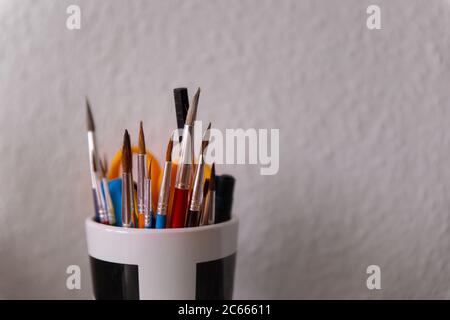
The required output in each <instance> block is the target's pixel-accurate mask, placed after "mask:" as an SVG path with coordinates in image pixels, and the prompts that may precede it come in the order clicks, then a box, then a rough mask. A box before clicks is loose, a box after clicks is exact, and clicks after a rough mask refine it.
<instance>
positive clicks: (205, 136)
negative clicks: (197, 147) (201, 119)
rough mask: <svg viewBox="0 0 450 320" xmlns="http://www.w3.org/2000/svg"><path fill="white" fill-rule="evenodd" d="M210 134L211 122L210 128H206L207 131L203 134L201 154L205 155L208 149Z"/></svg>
mask: <svg viewBox="0 0 450 320" xmlns="http://www.w3.org/2000/svg"><path fill="white" fill-rule="evenodd" d="M210 132H211V122H210V123H209V125H208V128H206V131H205V133H204V134H203V139H202V150H201V154H204V152H205V150H206V148H207V147H208V144H209V137H210Z"/></svg>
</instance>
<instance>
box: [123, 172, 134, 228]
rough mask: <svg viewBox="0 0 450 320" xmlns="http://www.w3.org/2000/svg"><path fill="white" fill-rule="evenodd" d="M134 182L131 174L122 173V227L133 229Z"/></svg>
mask: <svg viewBox="0 0 450 320" xmlns="http://www.w3.org/2000/svg"><path fill="white" fill-rule="evenodd" d="M133 202H134V200H133V180H132V177H131V173H126V172H124V173H122V226H124V227H125V228H131V227H132V226H133V220H132V215H133V213H134V212H133V211H134V209H133Z"/></svg>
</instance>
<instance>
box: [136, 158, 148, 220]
mask: <svg viewBox="0 0 450 320" xmlns="http://www.w3.org/2000/svg"><path fill="white" fill-rule="evenodd" d="M146 167H147V155H145V154H138V155H137V175H138V181H137V198H138V212H139V213H144V214H145V211H146V210H147V206H146V202H145V190H144V184H145V180H146V176H147V168H146Z"/></svg>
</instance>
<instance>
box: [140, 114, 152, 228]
mask: <svg viewBox="0 0 450 320" xmlns="http://www.w3.org/2000/svg"><path fill="white" fill-rule="evenodd" d="M138 149H139V150H138V155H137V175H138V177H137V201H138V227H139V228H141V229H142V228H150V224H151V219H150V216H149V212H150V208H148V207H147V202H146V194H147V192H146V190H145V189H146V175H147V150H146V148H145V138H144V129H143V126H142V121H141V122H140V125H139V144H138Z"/></svg>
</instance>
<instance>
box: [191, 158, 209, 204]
mask: <svg viewBox="0 0 450 320" xmlns="http://www.w3.org/2000/svg"><path fill="white" fill-rule="evenodd" d="M204 166H205V163H204V161H203V155H202V154H200V157H199V158H198V164H197V170H196V171H195V178H194V186H193V187H192V195H191V204H190V207H189V209H190V210H192V211H200V207H201V204H202V197H203V175H204Z"/></svg>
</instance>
